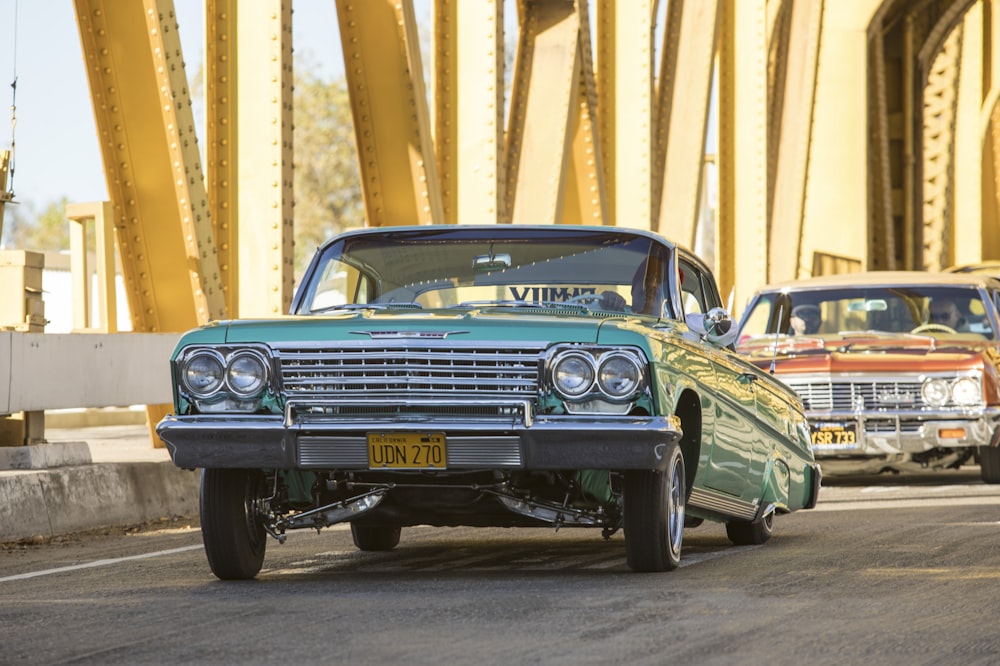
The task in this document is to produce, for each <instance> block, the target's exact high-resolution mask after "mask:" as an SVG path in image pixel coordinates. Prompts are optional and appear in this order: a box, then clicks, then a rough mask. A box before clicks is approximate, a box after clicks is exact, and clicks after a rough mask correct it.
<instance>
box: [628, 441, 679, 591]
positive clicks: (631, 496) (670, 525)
mask: <svg viewBox="0 0 1000 666" xmlns="http://www.w3.org/2000/svg"><path fill="white" fill-rule="evenodd" d="M666 455H667V467H666V469H665V470H664V471H662V472H658V471H655V470H631V471H628V472H625V489H624V491H625V492H624V496H625V558H626V561H627V562H628V566H629V568H630V569H632V570H633V571H654V572H655V571H673V570H674V569H676V568H677V567H678V566H679V565H680V562H681V541H682V540H683V535H684V508H685V506H686V501H687V487H686V485H685V483H684V456H683V455H682V454H681V450H680V447H678V446H677V444H670V445H668V446H667V447H666Z"/></svg>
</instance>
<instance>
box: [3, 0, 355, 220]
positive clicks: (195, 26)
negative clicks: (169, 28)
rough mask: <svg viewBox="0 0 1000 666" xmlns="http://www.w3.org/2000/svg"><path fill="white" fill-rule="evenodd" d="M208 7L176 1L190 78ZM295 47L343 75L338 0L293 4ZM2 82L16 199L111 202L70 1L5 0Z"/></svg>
mask: <svg viewBox="0 0 1000 666" xmlns="http://www.w3.org/2000/svg"><path fill="white" fill-rule="evenodd" d="M203 5H204V2H203V0H174V8H175V11H176V14H177V22H178V31H179V33H180V35H181V48H182V50H183V53H184V61H185V66H186V70H187V72H188V75H189V76H191V75H192V74H193V73H194V72H197V71H198V69H199V66H200V64H201V62H202V60H203V54H204V45H203V40H204V16H203V14H202V12H203ZM292 48H293V50H294V53H295V54H296V56H299V55H302V56H306V57H307V58H308V60H309V62H311V63H313V64H314V65H316V66H317V67H318V72H317V74H319V75H321V76H323V77H325V78H334V77H338V76H341V75H342V74H343V57H342V54H341V47H340V35H339V30H338V27H337V11H336V4H335V2H334V0H298V1H297V2H295V3H294V4H293V12H292ZM15 79H16V81H17V88H16V91H15V89H14V88H13V87H12V86H11V84H12V83H13V82H14V81H15ZM0 84H2V85H0V150H10V148H11V142H12V141H13V142H14V173H13V178H12V180H13V189H14V196H15V201H20V202H22V204H23V205H26V206H30V207H33V208H34V209H35V210H36V211H40V210H41V209H43V208H45V207H46V206H47V205H48V204H49V203H53V202H57V201H59V200H60V199H61V198H62V197H64V196H65V197H66V198H67V199H68V200H69V201H70V202H72V203H83V202H91V201H105V200H107V198H108V194H107V186H106V185H105V182H104V167H103V164H102V162H101V154H100V147H99V145H98V141H97V128H96V125H95V123H94V112H93V107H92V106H91V102H90V90H89V87H88V84H87V74H86V70H85V68H84V61H83V51H82V49H81V48H80V33H79V31H78V28H77V24H76V13H75V9H74V5H73V2H72V0H0ZM12 105H13V106H15V108H14V110H13V120H14V122H13V124H12V110H11V106H12ZM196 112H197V111H196ZM199 140H200V141H204V138H203V137H201V136H199ZM8 181H9V182H8V188H9V187H10V185H11V182H10V178H9V179H8Z"/></svg>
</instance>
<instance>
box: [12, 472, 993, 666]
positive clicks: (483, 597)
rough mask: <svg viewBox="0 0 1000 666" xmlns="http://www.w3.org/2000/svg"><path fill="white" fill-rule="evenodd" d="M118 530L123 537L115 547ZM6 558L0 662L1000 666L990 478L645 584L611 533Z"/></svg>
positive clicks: (493, 532)
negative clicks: (607, 536)
mask: <svg viewBox="0 0 1000 666" xmlns="http://www.w3.org/2000/svg"><path fill="white" fill-rule="evenodd" d="M105 532H106V533H105ZM105 532H101V533H91V534H82V535H74V536H72V537H68V538H64V539H59V540H54V541H50V542H47V543H43V544H39V545H24V544H20V545H14V544H8V545H6V546H5V547H4V548H3V549H2V550H0V627H3V630H2V632H0V648H2V649H0V663H3V664H6V663H11V664H13V663H18V664H20V663H32V664H54V663H80V664H91V663H93V664H97V663H100V664H145V663H157V664H175V663H199V664H200V663H220V664H221V663H227V664H230V663H241V664H264V663H274V662H277V661H279V660H280V661H282V662H285V663H289V664H293V663H294V664H313V663H332V664H339V663H347V662H350V663H353V664H387V663H407V664H436V665H441V664H473V663H474V664H609V663H613V664H616V663H629V664H664V663H671V664H699V665H701V664H760V663H771V664H796V665H797V666H798V665H801V664H810V666H812V665H815V664H859V663H866V664H906V665H907V666H914V665H917V664H963V665H969V664H996V663H1000V636H998V631H997V629H996V618H997V612H998V610H1000V601H998V598H1000V548H998V544H1000V487H998V486H985V485H983V484H982V483H980V482H979V479H978V473H976V472H964V471H963V472H956V473H949V474H947V475H933V476H927V477H906V478H900V477H879V478H878V479H875V480H872V479H862V480H850V479H848V480H841V481H834V480H828V483H827V486H826V487H825V488H824V489H823V492H822V495H821V500H820V505H819V507H817V509H816V510H813V511H802V512H798V513H795V514H792V515H788V516H779V517H778V519H777V520H776V522H775V536H774V537H773V538H772V539H771V541H770V542H769V543H767V544H765V545H763V546H754V547H734V546H732V545H731V544H729V542H728V540H727V539H726V535H725V530H724V528H723V527H722V526H720V525H714V524H707V523H706V524H705V525H702V526H701V527H698V528H694V529H689V530H687V531H686V532H685V545H684V552H683V566H682V567H681V568H680V569H678V570H677V571H675V572H672V573H668V574H633V573H630V572H628V570H627V569H626V567H625V564H624V557H625V552H624V541H623V539H622V536H621V534H617V535H615V536H614V537H612V539H611V540H610V541H608V542H604V541H602V539H601V538H600V535H599V532H597V531H590V530H580V529H575V530H574V529H562V530H560V531H559V532H553V531H552V530H547V529H538V530H513V529H508V530H503V529H466V528H452V529H434V528H411V529H408V530H404V531H403V540H402V543H401V545H400V547H399V548H398V549H397V550H395V551H393V552H391V553H381V554H379V553H376V554H372V553H361V552H359V551H357V550H356V549H355V548H354V547H353V544H352V543H351V538H350V531H349V530H347V529H330V530H324V531H323V532H322V533H321V534H318V535H317V534H316V533H315V532H295V533H291V534H290V535H289V538H288V541H287V542H286V543H285V544H284V545H279V544H277V543H275V542H271V543H270V544H269V548H268V555H267V558H266V560H265V563H264V571H263V572H262V573H261V575H260V576H259V577H258V579H257V580H255V581H252V582H240V583H232V582H230V583H224V582H221V581H218V580H216V579H215V578H214V577H213V576H212V574H211V572H210V571H209V569H208V565H207V564H206V562H205V557H204V552H203V551H202V549H201V539H200V533H199V531H198V529H197V525H196V524H194V523H186V522H183V521H182V522H173V523H163V524H155V525H148V526H144V527H142V528H134V529H130V530H108V531H105Z"/></svg>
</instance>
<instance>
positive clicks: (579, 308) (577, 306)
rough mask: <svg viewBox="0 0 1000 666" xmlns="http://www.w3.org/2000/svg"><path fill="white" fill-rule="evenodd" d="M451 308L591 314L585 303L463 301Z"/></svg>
mask: <svg viewBox="0 0 1000 666" xmlns="http://www.w3.org/2000/svg"><path fill="white" fill-rule="evenodd" d="M449 307H453V308H479V307H492V308H554V309H558V310H573V311H575V312H589V311H590V308H588V307H587V306H586V305H584V304H583V303H566V302H564V301H515V300H496V301H462V302H461V303H459V304H458V305H451V306H449Z"/></svg>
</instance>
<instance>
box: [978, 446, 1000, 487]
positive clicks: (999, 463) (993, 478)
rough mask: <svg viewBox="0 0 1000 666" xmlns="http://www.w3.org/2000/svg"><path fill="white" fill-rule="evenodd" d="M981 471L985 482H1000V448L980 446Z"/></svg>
mask: <svg viewBox="0 0 1000 666" xmlns="http://www.w3.org/2000/svg"><path fill="white" fill-rule="evenodd" d="M979 473H980V475H981V476H982V479H983V483H1000V448H997V447H995V446H980V447H979Z"/></svg>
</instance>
